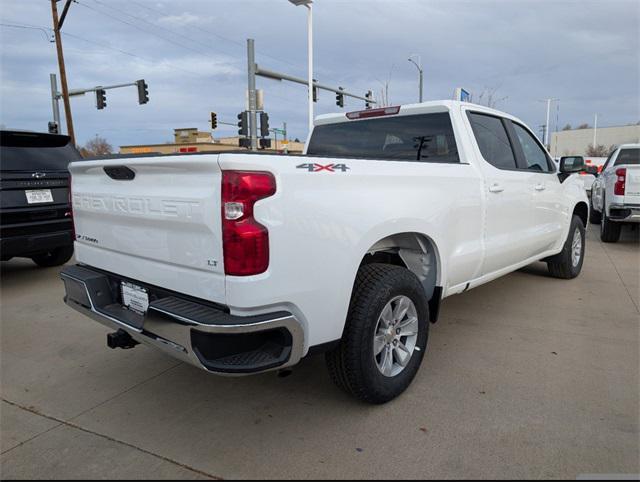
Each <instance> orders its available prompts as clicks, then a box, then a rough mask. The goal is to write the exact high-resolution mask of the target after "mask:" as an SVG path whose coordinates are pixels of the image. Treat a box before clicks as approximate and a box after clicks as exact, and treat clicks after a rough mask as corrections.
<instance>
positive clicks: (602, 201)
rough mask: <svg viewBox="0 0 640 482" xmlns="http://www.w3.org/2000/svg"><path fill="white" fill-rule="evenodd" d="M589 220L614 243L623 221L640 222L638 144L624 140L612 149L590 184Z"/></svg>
mask: <svg viewBox="0 0 640 482" xmlns="http://www.w3.org/2000/svg"><path fill="white" fill-rule="evenodd" d="M590 220H591V222H592V223H594V224H600V239H602V241H604V242H605V243H615V242H617V241H618V240H619V239H620V230H621V228H622V225H623V224H625V223H640V144H623V145H621V146H619V147H618V148H617V149H616V150H615V151H613V152H612V153H611V155H610V156H609V158H608V159H607V162H606V163H605V165H604V166H603V168H602V172H601V173H600V174H599V175H598V177H597V179H596V181H595V182H594V184H593V189H592V192H591V214H590Z"/></svg>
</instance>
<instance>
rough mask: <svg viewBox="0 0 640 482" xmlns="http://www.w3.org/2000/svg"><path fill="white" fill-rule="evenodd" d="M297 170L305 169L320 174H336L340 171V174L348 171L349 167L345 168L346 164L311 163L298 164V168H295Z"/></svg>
mask: <svg viewBox="0 0 640 482" xmlns="http://www.w3.org/2000/svg"><path fill="white" fill-rule="evenodd" d="M296 168H297V169H306V170H307V171H309V172H320V171H329V172H336V171H342V172H347V171H348V170H349V169H351V168H350V167H349V166H347V165H346V164H325V165H322V164H317V163H312V164H300V165H299V166H296Z"/></svg>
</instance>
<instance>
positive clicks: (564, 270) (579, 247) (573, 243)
mask: <svg viewBox="0 0 640 482" xmlns="http://www.w3.org/2000/svg"><path fill="white" fill-rule="evenodd" d="M584 246H585V230H584V224H582V219H580V217H579V216H576V215H575V214H574V215H573V218H571V226H570V227H569V235H568V236H567V240H566V241H565V243H564V246H563V248H562V251H561V252H560V253H558V254H556V255H555V256H553V257H551V258H549V260H548V261H547V267H548V268H549V273H551V276H553V277H554V278H561V279H572V278H575V277H576V276H578V275H579V274H580V271H581V270H582V263H583V262H584Z"/></svg>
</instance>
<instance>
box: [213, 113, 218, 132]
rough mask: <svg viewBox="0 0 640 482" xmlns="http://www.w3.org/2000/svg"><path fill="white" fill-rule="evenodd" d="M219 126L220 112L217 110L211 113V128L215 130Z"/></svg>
mask: <svg viewBox="0 0 640 482" xmlns="http://www.w3.org/2000/svg"><path fill="white" fill-rule="evenodd" d="M216 127H218V114H216V113H215V112H212V113H211V130H212V131H213V130H215V128H216Z"/></svg>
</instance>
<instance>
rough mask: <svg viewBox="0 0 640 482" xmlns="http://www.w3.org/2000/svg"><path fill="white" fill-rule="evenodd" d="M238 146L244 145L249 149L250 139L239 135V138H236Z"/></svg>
mask: <svg viewBox="0 0 640 482" xmlns="http://www.w3.org/2000/svg"><path fill="white" fill-rule="evenodd" d="M238 146H240V147H246V148H247V149H249V148H250V147H251V139H247V138H246V137H241V138H240V139H238Z"/></svg>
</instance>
